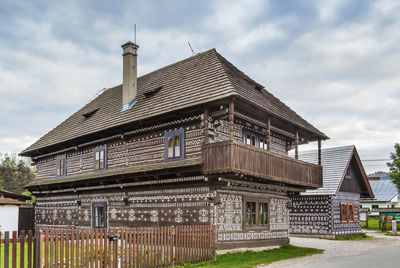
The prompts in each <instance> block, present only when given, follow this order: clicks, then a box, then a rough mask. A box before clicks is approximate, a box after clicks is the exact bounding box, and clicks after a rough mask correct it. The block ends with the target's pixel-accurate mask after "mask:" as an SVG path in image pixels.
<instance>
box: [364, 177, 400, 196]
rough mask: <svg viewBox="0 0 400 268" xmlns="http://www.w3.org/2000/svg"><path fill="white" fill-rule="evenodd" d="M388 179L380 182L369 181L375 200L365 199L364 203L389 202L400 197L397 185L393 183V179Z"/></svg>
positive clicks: (383, 178)
mask: <svg viewBox="0 0 400 268" xmlns="http://www.w3.org/2000/svg"><path fill="white" fill-rule="evenodd" d="M387 177H388V178H386V177H382V178H381V179H379V180H370V181H369V184H370V185H371V187H372V191H373V192H374V195H375V199H374V200H371V199H364V200H363V201H364V202H368V201H370V202H389V201H391V200H392V199H393V198H395V197H396V196H397V195H399V192H398V190H397V187H396V185H395V184H394V183H393V182H392V179H391V178H390V177H389V176H387Z"/></svg>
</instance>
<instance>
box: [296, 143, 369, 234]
mask: <svg viewBox="0 0 400 268" xmlns="http://www.w3.org/2000/svg"><path fill="white" fill-rule="evenodd" d="M315 154H316V151H308V152H304V153H300V155H299V159H302V160H304V161H309V162H314V163H315V162H317V158H316V157H315ZM321 158H322V166H323V187H321V188H318V189H314V190H307V191H305V192H304V193H300V194H295V195H293V196H291V200H292V205H291V209H290V233H292V234H309V235H323V236H324V235H327V236H343V235H351V234H360V233H361V226H360V216H359V208H360V197H363V198H365V197H369V198H373V197H374V194H373V193H372V190H371V187H370V185H369V182H368V178H367V176H366V174H365V171H364V167H363V166H362V163H361V161H360V157H359V156H358V153H357V150H356V147H355V146H354V145H351V146H343V147H335V148H326V149H323V150H322V151H321Z"/></svg>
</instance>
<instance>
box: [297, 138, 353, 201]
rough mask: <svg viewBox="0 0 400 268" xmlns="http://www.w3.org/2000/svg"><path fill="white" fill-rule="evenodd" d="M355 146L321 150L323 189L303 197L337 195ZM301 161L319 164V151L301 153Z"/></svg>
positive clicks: (310, 192) (307, 192) (305, 193)
mask: <svg viewBox="0 0 400 268" xmlns="http://www.w3.org/2000/svg"><path fill="white" fill-rule="evenodd" d="M354 148H355V147H354V145H350V146H342V147H334V148H326V149H322V150H321V162H322V163H321V164H322V167H323V168H322V173H323V175H322V176H323V178H322V185H323V186H322V187H321V188H318V189H315V190H307V191H306V192H304V193H301V194H302V195H335V194H336V193H337V191H338V189H339V187H340V185H341V181H342V178H343V176H344V173H345V171H346V169H347V166H348V165H349V163H350V160H351V156H352V155H353V150H354ZM299 160H303V161H306V162H310V163H314V164H318V151H317V150H312V151H306V152H300V153H299Z"/></svg>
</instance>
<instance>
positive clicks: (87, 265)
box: [84, 230, 90, 267]
mask: <svg viewBox="0 0 400 268" xmlns="http://www.w3.org/2000/svg"><path fill="white" fill-rule="evenodd" d="M84 232H85V239H84V240H85V241H84V242H85V251H86V257H85V260H86V267H90V249H89V246H90V245H89V244H90V233H89V232H90V230H85V231H84Z"/></svg>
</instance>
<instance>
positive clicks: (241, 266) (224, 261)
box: [181, 244, 323, 268]
mask: <svg viewBox="0 0 400 268" xmlns="http://www.w3.org/2000/svg"><path fill="white" fill-rule="evenodd" d="M322 252H323V250H321V249H315V248H303V247H295V246H292V245H289V244H286V245H282V246H281V247H280V248H276V249H270V250H263V251H258V252H255V251H245V252H237V253H228V254H223V255H217V257H216V260H214V261H208V262H202V263H198V264H186V265H184V266H181V267H202V268H207V267H219V268H233V267H235V268H247V267H255V266H257V265H260V264H269V263H272V262H276V261H280V260H286V259H292V258H297V257H304V256H309V255H314V254H320V253H322Z"/></svg>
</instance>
